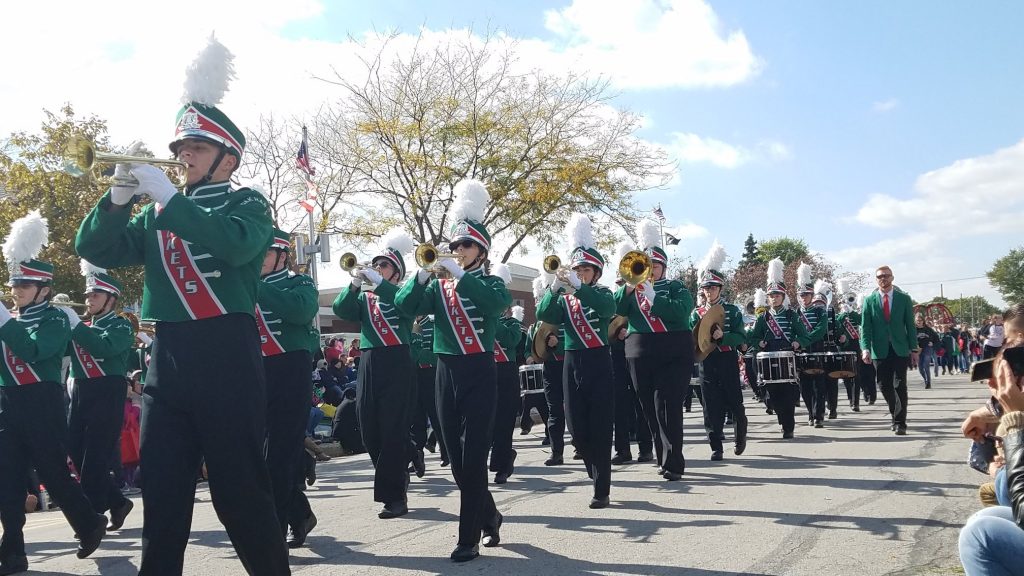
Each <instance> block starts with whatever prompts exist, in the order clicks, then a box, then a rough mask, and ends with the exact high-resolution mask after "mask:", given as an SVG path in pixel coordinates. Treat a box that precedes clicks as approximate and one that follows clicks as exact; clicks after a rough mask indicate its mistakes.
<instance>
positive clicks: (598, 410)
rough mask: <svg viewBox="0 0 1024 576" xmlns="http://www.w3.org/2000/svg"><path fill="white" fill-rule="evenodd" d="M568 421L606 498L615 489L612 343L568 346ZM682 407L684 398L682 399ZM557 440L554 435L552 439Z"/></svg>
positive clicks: (565, 374)
mask: <svg viewBox="0 0 1024 576" xmlns="http://www.w3.org/2000/svg"><path fill="white" fill-rule="evenodd" d="M563 380H564V387H565V412H566V424H568V426H569V433H570V434H572V444H573V446H575V447H576V450H577V451H578V452H579V453H580V454H582V455H583V464H584V465H585V466H586V467H587V472H589V474H590V476H591V478H593V480H594V497H595V498H606V497H607V496H608V493H609V491H610V489H611V475H612V426H613V422H612V418H613V417H614V414H615V406H614V405H613V404H614V402H615V394H614V392H613V391H612V356H611V352H610V350H609V349H608V346H602V347H600V348H587V349H585V350H566V351H565V365H564V368H563ZM679 405H680V409H681V407H682V401H681V399H680V404H679ZM551 440H552V442H554V438H552V439H551Z"/></svg>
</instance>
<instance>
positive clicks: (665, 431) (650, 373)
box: [629, 340, 693, 474]
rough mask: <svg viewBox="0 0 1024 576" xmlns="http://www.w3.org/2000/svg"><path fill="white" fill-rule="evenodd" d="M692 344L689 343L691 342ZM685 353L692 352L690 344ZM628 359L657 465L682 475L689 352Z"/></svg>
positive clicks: (689, 371) (689, 362) (684, 464)
mask: <svg viewBox="0 0 1024 576" xmlns="http://www.w3.org/2000/svg"><path fill="white" fill-rule="evenodd" d="M691 342H692V340H691ZM689 350H691V351H692V350H693V345H692V343H691V344H690V345H689ZM685 356H686V357H684V353H683V352H681V353H680V354H679V355H674V356H672V355H657V356H641V357H639V358H629V367H630V372H631V374H632V376H633V382H636V391H637V396H639V397H640V405H641V406H643V412H644V417H645V418H646V419H647V425H648V428H649V429H650V431H651V436H652V437H653V440H654V448H655V452H656V454H657V457H658V464H659V465H661V467H662V468H664V469H665V470H666V471H668V472H675V473H676V474H682V473H683V472H684V471H685V470H686V460H685V459H684V458H683V395H684V394H685V391H686V388H687V387H688V386H689V385H690V374H691V370H692V369H693V353H692V352H690V353H689V354H685Z"/></svg>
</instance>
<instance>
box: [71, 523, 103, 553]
mask: <svg viewBox="0 0 1024 576" xmlns="http://www.w3.org/2000/svg"><path fill="white" fill-rule="evenodd" d="M106 534H107V517H106V516H104V515H103V514H96V527H95V528H93V529H92V532H89V533H87V534H83V535H82V536H81V538H79V540H78V552H77V553H76V554H75V556H78V559H79V560H81V559H83V558H88V557H89V555H90V554H92V553H93V552H95V551H96V549H97V548H99V547H100V542H102V541H103V536H105V535H106Z"/></svg>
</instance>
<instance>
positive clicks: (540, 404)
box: [519, 276, 565, 445]
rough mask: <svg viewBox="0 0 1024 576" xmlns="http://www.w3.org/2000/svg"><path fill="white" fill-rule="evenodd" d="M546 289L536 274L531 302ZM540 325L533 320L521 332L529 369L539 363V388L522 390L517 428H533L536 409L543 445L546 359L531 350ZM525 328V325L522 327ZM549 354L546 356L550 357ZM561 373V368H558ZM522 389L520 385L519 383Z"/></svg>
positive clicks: (526, 431) (546, 439) (546, 413)
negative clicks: (528, 390)
mask: <svg viewBox="0 0 1024 576" xmlns="http://www.w3.org/2000/svg"><path fill="white" fill-rule="evenodd" d="M546 291H547V286H546V285H545V282H544V278H543V276H538V277H536V278H534V279H533V303H534V305H535V306H536V305H537V304H539V303H540V299H541V297H542V296H543V294H544V292H546ZM539 327H540V323H539V322H534V323H533V324H531V325H530V327H529V328H526V330H525V332H524V333H523V340H522V352H521V353H522V355H523V358H525V359H526V363H527V364H531V365H533V366H531V368H530V370H534V367H535V366H536V365H540V367H541V368H540V375H539V376H540V377H541V382H540V383H541V390H540V392H526V391H522V416H520V418H519V429H520V432H519V433H520V434H522V435H526V434H529V433H530V430H531V429H532V428H533V409H534V408H536V409H537V414H538V415H539V416H540V418H541V422H542V425H543V428H544V440H543V441H542V442H543V443H544V444H545V445H550V444H551V438H550V436H548V434H547V431H548V424H549V422H550V411H549V410H548V399H547V394H546V388H547V385H546V384H545V379H544V372H545V370H546V366H547V360H543V361H542V360H541V359H540V358H535V357H534V355H533V354H534V351H533V338H534V336H536V335H537V328H539ZM524 328H525V327H524ZM550 357H551V355H549V356H548V358H549V359H550ZM559 374H561V370H559ZM533 375H534V377H537V376H538V375H537V373H536V372H533ZM520 389H522V385H520ZM562 426H563V432H562V434H563V436H564V435H565V432H564V426H565V419H564V417H563V420H562Z"/></svg>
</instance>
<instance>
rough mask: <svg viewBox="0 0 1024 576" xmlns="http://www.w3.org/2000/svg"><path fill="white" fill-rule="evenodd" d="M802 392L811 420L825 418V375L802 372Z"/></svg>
mask: <svg viewBox="0 0 1024 576" xmlns="http://www.w3.org/2000/svg"><path fill="white" fill-rule="evenodd" d="M800 394H801V395H802V396H803V397H804V407H806V408H807V415H808V417H809V418H810V419H811V420H824V419H825V375H824V374H804V373H802V372H801V373H800Z"/></svg>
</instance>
